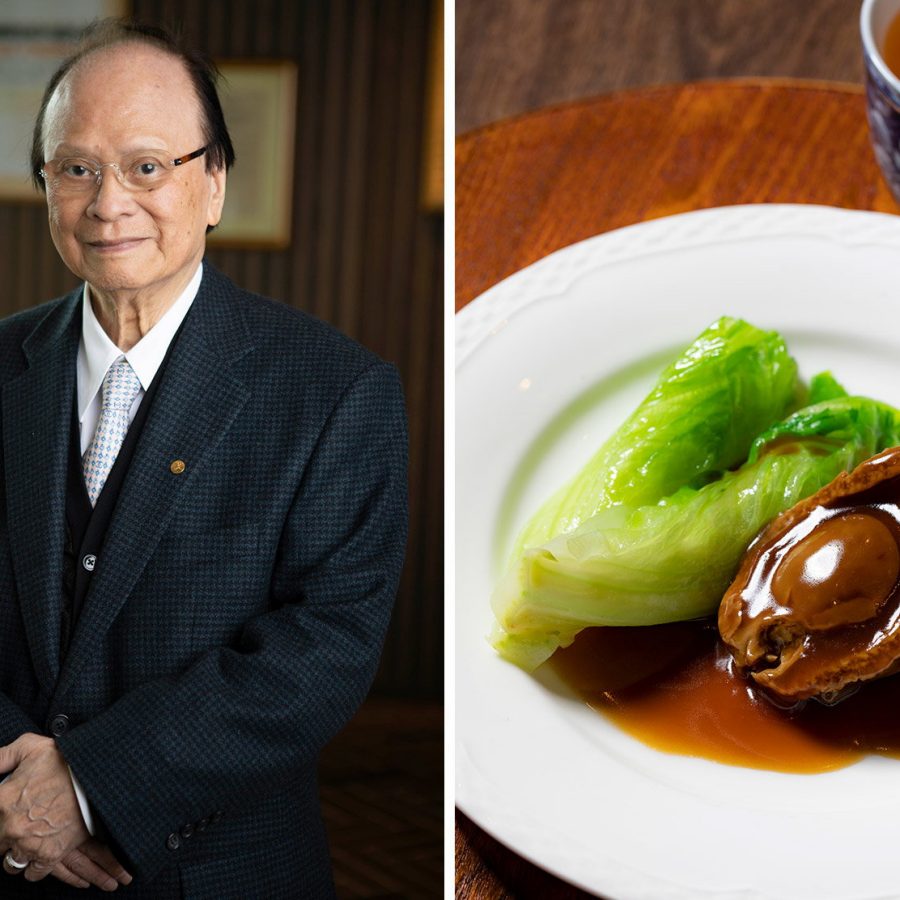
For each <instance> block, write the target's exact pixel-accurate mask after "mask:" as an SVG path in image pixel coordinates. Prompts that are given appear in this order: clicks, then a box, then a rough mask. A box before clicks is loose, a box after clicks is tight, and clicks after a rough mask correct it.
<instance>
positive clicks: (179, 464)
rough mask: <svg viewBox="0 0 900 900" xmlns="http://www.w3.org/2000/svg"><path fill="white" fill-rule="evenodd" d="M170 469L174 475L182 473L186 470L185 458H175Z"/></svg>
mask: <svg viewBox="0 0 900 900" xmlns="http://www.w3.org/2000/svg"><path fill="white" fill-rule="evenodd" d="M169 471H170V472H171V473H172V474H173V475H180V474H181V473H182V472H183V471H184V460H183V459H173V460H172V462H171V464H170V465H169Z"/></svg>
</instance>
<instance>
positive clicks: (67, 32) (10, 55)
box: [0, 0, 130, 201]
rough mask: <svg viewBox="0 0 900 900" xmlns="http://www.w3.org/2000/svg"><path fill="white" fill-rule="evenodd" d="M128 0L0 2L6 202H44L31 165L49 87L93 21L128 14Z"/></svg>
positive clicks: (0, 176)
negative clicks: (34, 138)
mask: <svg viewBox="0 0 900 900" xmlns="http://www.w3.org/2000/svg"><path fill="white" fill-rule="evenodd" d="M129 11H130V3H129V2H128V0H77V2H73V0H3V2H2V3H0V200H26V201H39V200H42V199H43V195H42V194H40V193H39V192H38V191H37V190H36V189H35V188H34V186H33V185H32V183H31V177H30V173H29V166H28V156H29V152H30V148H31V132H32V129H33V127H34V120H35V116H36V115H37V112H38V108H39V107H40V105H41V97H42V96H43V93H44V87H45V85H46V84H47V82H48V81H49V80H50V77H51V76H52V75H53V73H54V72H55V71H56V68H57V66H58V65H59V64H60V63H61V62H62V61H63V59H65V58H66V56H68V54H69V53H70V52H71V51H72V49H73V47H74V46H75V42H76V41H77V40H78V36H79V35H80V34H81V32H82V31H83V30H84V28H86V27H87V26H88V25H89V24H90V23H91V22H92V21H94V20H95V19H102V18H105V17H107V16H124V15H127V14H128V13H129Z"/></svg>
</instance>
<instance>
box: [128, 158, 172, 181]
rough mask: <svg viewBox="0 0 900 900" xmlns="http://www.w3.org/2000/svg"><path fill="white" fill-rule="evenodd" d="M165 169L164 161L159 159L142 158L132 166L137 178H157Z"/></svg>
mask: <svg viewBox="0 0 900 900" xmlns="http://www.w3.org/2000/svg"><path fill="white" fill-rule="evenodd" d="M163 171H164V169H163V166H162V163H161V162H160V161H159V160H158V159H141V160H138V161H137V162H136V163H134V165H132V166H131V172H132V174H133V176H134V177H135V178H140V179H145V180H146V179H148V178H155V177H158V176H159V175H161V174H162V172H163Z"/></svg>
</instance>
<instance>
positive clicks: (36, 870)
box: [23, 861, 55, 881]
mask: <svg viewBox="0 0 900 900" xmlns="http://www.w3.org/2000/svg"><path fill="white" fill-rule="evenodd" d="M54 865H55V863H42V862H37V861H35V862H31V863H29V864H28V868H27V869H25V871H24V873H23V874H24V875H25V880H26V881H42V880H43V879H44V878H46V877H47V876H48V875H49V874H50V871H51V869H52V868H53V866H54Z"/></svg>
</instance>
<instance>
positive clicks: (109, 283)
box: [44, 43, 225, 303]
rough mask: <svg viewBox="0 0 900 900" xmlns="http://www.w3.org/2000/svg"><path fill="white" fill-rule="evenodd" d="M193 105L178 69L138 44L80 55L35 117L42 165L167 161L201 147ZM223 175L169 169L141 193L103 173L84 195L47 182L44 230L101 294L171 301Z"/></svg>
mask: <svg viewBox="0 0 900 900" xmlns="http://www.w3.org/2000/svg"><path fill="white" fill-rule="evenodd" d="M201 122H202V120H201V113H200V104H199V101H198V100H197V96H196V94H195V92H194V88H193V85H192V84H191V81H190V78H189V76H188V74H187V72H186V71H185V69H184V67H183V65H182V63H181V62H180V61H179V60H178V59H176V58H175V57H172V56H169V55H168V54H166V53H164V52H163V51H161V50H158V49H156V48H154V47H150V46H147V45H143V44H134V43H130V44H119V45H117V46H114V47H112V48H110V49H109V50H101V51H98V52H95V53H93V54H91V55H89V56H87V57H85V58H84V59H83V60H82V61H81V62H80V63H78V64H77V65H76V66H75V68H74V69H73V70H72V71H70V72H69V73H68V75H66V77H65V78H64V79H63V80H62V82H61V83H60V85H59V87H58V88H57V89H56V91H55V92H54V95H53V97H52V98H51V101H50V104H49V105H48V108H47V114H46V117H45V120H44V160H45V162H47V161H49V160H52V159H59V158H61V157H64V156H79V157H84V158H89V159H93V160H96V161H98V162H100V163H109V162H116V163H118V162H120V161H121V160H122V158H123V157H125V156H128V155H130V154H132V153H133V152H135V151H138V150H152V151H156V153H157V154H159V153H160V151H161V152H162V155H163V156H164V157H165V158H166V159H167V160H173V159H176V158H178V157H181V156H184V155H185V154H188V153H192V152H193V151H194V150H197V149H199V148H200V147H202V146H203V145H204V144H205V142H206V141H205V138H204V136H203V130H202V126H201ZM224 196H225V171H224V169H222V170H217V171H213V172H207V171H206V157H205V156H201V157H199V158H198V159H195V160H191V161H190V162H189V163H185V164H184V165H182V166H179V167H177V168H176V169H174V171H173V173H172V175H171V177H170V178H169V179H168V180H167V181H165V182H164V183H163V184H162V185H160V186H158V187H156V188H155V189H153V190H150V191H134V190H129V189H128V188H126V187H125V186H123V185H122V184H121V183H120V182H119V180H118V178H117V177H116V175H115V170H114V169H112V168H105V169H103V180H102V183H101V184H100V185H99V186H98V187H96V188H93V189H92V190H90V191H88V192H86V193H83V194H81V193H78V194H74V195H73V194H70V195H63V196H60V195H59V194H58V192H54V190H53V189H52V188H51V187H50V186H49V185H48V191H47V205H48V209H49V218H50V233H51V235H52V237H53V243H54V244H55V245H56V249H57V251H58V252H59V255H60V256H61V257H62V258H63V261H64V262H65V263H66V265H67V266H68V267H69V268H70V269H71V270H72V271H73V272H74V273H75V274H76V275H78V276H79V277H80V278H83V279H85V280H86V281H87V282H88V283H89V284H90V285H91V287H92V288H94V289H96V290H97V291H99V292H100V293H101V294H106V295H111V296H113V298H115V297H116V296H121V297H137V298H139V299H141V300H144V301H145V302H148V303H151V302H153V303H158V302H163V303H167V302H171V301H172V300H174V298H175V296H177V293H178V292H179V291H180V290H181V289H182V288H183V287H184V285H185V284H186V283H187V281H188V280H189V278H190V276H191V275H192V274H193V272H194V270H195V268H196V266H197V264H198V263H199V261H200V259H201V258H202V256H203V251H204V248H205V245H206V226H207V225H215V224H217V223H218V221H219V218H220V216H221V213H222V203H223V200H224Z"/></svg>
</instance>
